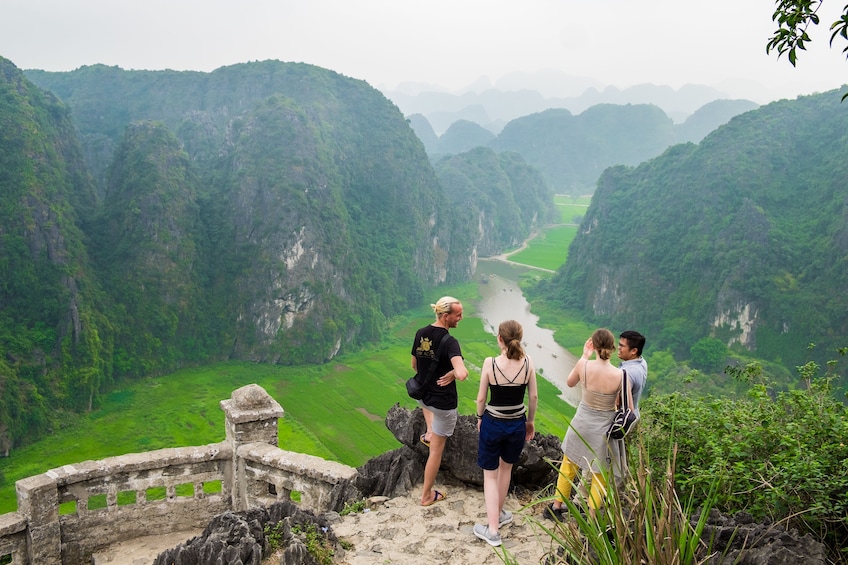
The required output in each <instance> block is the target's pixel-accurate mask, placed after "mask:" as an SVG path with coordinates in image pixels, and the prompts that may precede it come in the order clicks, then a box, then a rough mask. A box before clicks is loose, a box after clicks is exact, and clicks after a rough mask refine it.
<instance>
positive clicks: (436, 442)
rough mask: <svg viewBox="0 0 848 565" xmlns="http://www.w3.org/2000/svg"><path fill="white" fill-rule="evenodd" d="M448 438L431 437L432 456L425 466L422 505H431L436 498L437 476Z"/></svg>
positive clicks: (428, 458) (429, 456)
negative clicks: (434, 488)
mask: <svg viewBox="0 0 848 565" xmlns="http://www.w3.org/2000/svg"><path fill="white" fill-rule="evenodd" d="M447 439H448V438H447V437H445V436H440V435H436V434H433V435H432V436H431V437H430V455H428V456H427V464H426V465H425V466H424V484H423V485H422V489H421V504H429V503H430V502H433V500H434V498H433V497H435V496H436V491H435V490H433V486H435V484H436V475H438V474H439V467H441V466H442V453H444V451H445V443H446V442H447Z"/></svg>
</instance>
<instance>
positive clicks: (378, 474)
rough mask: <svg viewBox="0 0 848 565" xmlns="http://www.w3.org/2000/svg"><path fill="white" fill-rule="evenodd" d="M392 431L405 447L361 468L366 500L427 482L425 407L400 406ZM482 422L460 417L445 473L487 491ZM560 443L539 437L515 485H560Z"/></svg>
mask: <svg viewBox="0 0 848 565" xmlns="http://www.w3.org/2000/svg"><path fill="white" fill-rule="evenodd" d="M386 427H387V428H388V429H389V430H390V431H391V432H392V434H394V436H395V438H397V440H398V441H399V442H401V443H402V444H403V447H401V448H398V449H396V450H394V451H390V452H388V453H384V454H383V455H381V456H379V457H377V458H375V459H372V460H370V461H368V462H367V463H366V464H365V465H363V466H362V467H360V468H359V469H358V471H359V474H360V476H359V477H357V478H356V480H355V484H356V487H357V488H358V489H359V490H360V491H362V492H363V493H365V495H366V496H374V495H382V496H398V495H401V494H405V493H407V492H409V490H410V489H411V488H412V487H413V486H414V485H415V484H416V483H419V482H420V481H421V477H422V476H423V475H424V465H425V464H426V462H427V456H428V453H429V452H428V448H427V446H425V445H424V444H422V443H421V442H420V441H419V439H418V438H419V437H420V436H421V434H423V433H424V432H425V431H426V430H427V425H426V423H425V422H424V414H423V413H422V412H421V409H420V408H416V409H415V410H407V409H405V408H401V407H400V405H399V404H395V405H394V406H393V407H392V408H391V409H390V410H389V413H388V414H387V415H386ZM477 439H478V432H477V420H476V419H475V418H474V417H473V416H460V417H459V420H458V421H457V424H456V429H455V430H454V433H453V435H452V436H451V437H450V439H449V440H448V442H447V445H446V446H445V452H444V455H443V456H442V467H441V471H440V473H442V474H444V475H446V476H449V477H450V478H452V479H454V480H457V481H459V482H463V483H466V484H469V485H475V486H482V485H483V472H482V471H481V470H480V467H478V466H477V457H476V454H477ZM559 446H560V440H559V438H557V437H555V436H543V435H541V434H536V436H535V437H534V438H533V439H532V440H531V441H528V442H527V443H526V444H525V446H524V450H523V451H522V452H521V458H520V459H519V460H518V463H516V465H515V467H514V468H513V474H512V477H513V483H514V484H520V485H521V486H522V487H525V488H527V489H531V490H538V489H541V488H543V487H545V486H547V485H549V484H551V483H553V482H554V480H555V478H556V472H557V471H556V469H557V467H556V466H555V465H552V464H551V463H550V461H558V460H559V459H560V458H561V457H562V452H561V451H560V447H559Z"/></svg>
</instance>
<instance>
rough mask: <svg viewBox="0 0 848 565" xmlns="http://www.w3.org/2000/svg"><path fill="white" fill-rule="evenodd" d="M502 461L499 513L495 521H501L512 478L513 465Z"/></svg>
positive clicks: (500, 467) (499, 484)
mask: <svg viewBox="0 0 848 565" xmlns="http://www.w3.org/2000/svg"><path fill="white" fill-rule="evenodd" d="M500 461H501V462H500V466H499V467H498V512H497V515H496V516H495V520H498V519H499V517H500V514H501V510H503V507H504V502H506V495H507V492H508V491H509V481H510V479H511V478H512V463H507V462H506V461H504V460H503V459H501V460H500ZM490 520H491V518H490Z"/></svg>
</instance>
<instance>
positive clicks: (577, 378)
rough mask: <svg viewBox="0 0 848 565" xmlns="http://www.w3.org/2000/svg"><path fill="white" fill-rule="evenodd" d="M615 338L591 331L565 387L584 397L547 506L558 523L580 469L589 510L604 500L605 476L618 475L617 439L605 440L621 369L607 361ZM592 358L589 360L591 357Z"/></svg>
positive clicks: (567, 437)
mask: <svg viewBox="0 0 848 565" xmlns="http://www.w3.org/2000/svg"><path fill="white" fill-rule="evenodd" d="M615 346H616V343H615V336H613V334H612V332H610V331H609V330H607V329H606V328H600V329H598V330H595V332H594V333H593V334H592V337H590V338H589V339H587V340H586V343H585V344H584V345H583V355H582V356H581V357H580V359H578V360H577V363H576V364H575V365H574V368H573V369H572V370H571V373H570V374H569V375H568V380H567V381H566V383H567V384H568V386H570V387H574V386H577V385H578V383H579V384H580V387H581V388H582V392H583V394H582V399H581V401H580V404H579V405H578V406H577V412H576V413H575V414H574V418H572V419H571V424H570V425H569V427H568V431H567V432H566V433H565V439H564V440H563V442H562V452H563V454H564V455H563V458H562V465H561V466H560V470H559V479H558V480H557V492H556V495H555V497H554V502H553V504H551V506H550V507H549V508H548V511H547V515H548V517H550V518H554V519H562V504H563V502H564V501H565V500H567V499H568V497H569V496H570V495H571V488H572V485H573V484H574V480H575V479H576V477H577V473H578V471H580V470H584V471H589V472H590V473H591V485H590V488H589V501H588V503H589V508H590V510H591V511H594V510H597V509H598V508H601V507H602V506H603V504H604V499H605V497H606V492H607V490H606V489H607V485H606V480H605V479H604V473H607V475H609V471H610V470H612V472H613V473H614V474H615V476H616V477H619V476H621V475H622V469H621V465H620V459H621V454H622V453H621V450H622V449H623V446H622V445H621V443H622V442H620V441H611V440H609V439H607V435H606V432H607V429H608V428H609V426H610V422H612V418H613V415H614V414H615V406H616V401H617V398H618V395H619V392H620V390H621V377H622V371H621V369H618V368H616V367H614V366H613V365H612V364H611V363H610V356H611V355H612V351H613V349H615ZM593 353H594V354H595V359H594V360H590V358H591V357H592V354H593ZM631 406H632V404H631Z"/></svg>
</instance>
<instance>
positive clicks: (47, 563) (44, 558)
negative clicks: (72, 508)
mask: <svg viewBox="0 0 848 565" xmlns="http://www.w3.org/2000/svg"><path fill="white" fill-rule="evenodd" d="M15 490H16V491H17V497H18V513H19V514H22V515H23V516H24V517H26V520H27V523H28V528H27V553H28V554H29V556H28V557H29V559H28V562H29V563H38V564H39V565H62V533H61V528H60V525H59V489H58V486H57V484H56V481H55V479H52V478H51V477H50V476H48V475H47V474H42V475H35V476H34V477H27V478H26V479H21V480H19V481H17V482H16V483H15Z"/></svg>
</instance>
